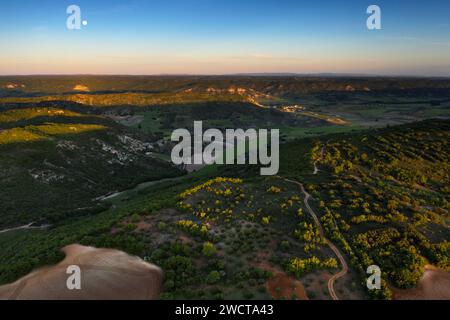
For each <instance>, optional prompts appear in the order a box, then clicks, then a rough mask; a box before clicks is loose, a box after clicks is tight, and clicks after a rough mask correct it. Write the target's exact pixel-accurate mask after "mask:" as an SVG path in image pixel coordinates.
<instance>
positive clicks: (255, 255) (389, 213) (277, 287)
mask: <svg viewBox="0 0 450 320" xmlns="http://www.w3.org/2000/svg"><path fill="white" fill-rule="evenodd" d="M292 106H297V107H296V108H292ZM449 110H450V80H447V79H421V78H417V79H415V78H376V77H374V78H345V77H338V78H333V77H331V78H326V77H325V78H318V77H298V76H289V77H288V76H285V77H284V76H283V77H272V76H260V77H250V76H210V77H207V76H173V77H166V76H159V77H158V76H145V77H144V76H142V77H140V76H135V77H131V76H130V77H128V76H24V77H0V243H2V246H1V248H0V284H2V285H5V284H9V283H13V282H15V281H17V280H18V279H20V278H21V277H23V276H25V275H27V274H29V273H30V272H32V271H33V270H36V269H37V268H40V267H43V266H50V265H57V264H58V263H60V262H61V261H63V259H64V255H63V253H62V252H61V251H60V250H61V248H63V247H65V246H69V245H72V244H80V245H83V246H90V247H96V248H110V249H117V250H121V251H123V252H125V253H127V254H130V255H135V256H137V257H140V258H141V259H142V260H144V261H146V262H148V263H151V264H154V265H156V266H158V267H160V268H161V269H162V271H163V272H164V280H163V281H162V290H161V292H160V298H162V299H311V300H315V299H317V300H321V299H334V300H337V299H339V300H345V299H393V298H402V297H413V296H414V295H415V294H416V295H419V294H417V293H414V292H415V291H413V290H415V289H417V288H419V289H417V290H422V289H423V290H422V291H423V292H425V293H424V294H425V297H426V294H427V292H430V294H432V295H433V298H438V299H450V297H449V296H448V292H446V291H445V290H440V289H439V290H438V289H436V290H433V289H430V288H429V287H428V286H427V284H426V283H425V284H424V282H423V277H425V276H426V275H427V270H429V269H428V268H429V267H428V266H433V267H432V268H436V269H437V270H439V272H442V273H444V274H447V275H448V272H449V271H450V269H449V268H450V264H449V259H450V243H449V241H450V232H449V229H448V228H449V222H450V221H449V219H450V215H449V210H450V206H449V203H450V202H449V201H450V199H449V196H450V194H449V192H450V189H449V179H450V176H449V172H450V170H449V169H450V168H449V165H450V164H449V158H448V157H449V152H448V151H449V142H450V139H449V138H450V120H449ZM194 121H203V128H204V129H207V128H217V129H220V130H223V129H226V128H243V129H249V128H252V129H264V128H266V129H280V143H281V145H280V171H279V173H278V176H261V175H260V166H259V165H248V164H246V165H236V164H235V165H210V166H204V167H201V168H197V169H198V170H195V171H193V170H187V169H188V168H185V167H183V166H177V165H175V164H173V163H172V162H171V158H170V154H171V150H172V148H173V146H174V143H173V142H171V141H170V135H171V133H172V131H173V130H175V129H178V128H187V129H188V130H189V131H190V132H191V133H193V131H194ZM188 171H189V172H188ZM373 264H375V265H378V266H379V267H380V268H381V270H382V288H381V290H368V289H367V288H366V282H365V281H366V278H367V274H366V269H367V267H368V266H369V265H373ZM428 274H429V273H428ZM429 283H435V281H434V280H433V281H430V282H429ZM408 290H410V291H408ZM422 291H421V292H422ZM420 294H422V293H420ZM421 297H422V296H421Z"/></svg>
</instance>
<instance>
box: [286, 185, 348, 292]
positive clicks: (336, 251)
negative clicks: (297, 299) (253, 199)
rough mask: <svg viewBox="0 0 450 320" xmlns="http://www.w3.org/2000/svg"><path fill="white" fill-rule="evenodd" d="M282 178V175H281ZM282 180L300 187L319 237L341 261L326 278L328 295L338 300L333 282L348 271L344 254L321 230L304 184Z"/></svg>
mask: <svg viewBox="0 0 450 320" xmlns="http://www.w3.org/2000/svg"><path fill="white" fill-rule="evenodd" d="M281 178H282V177H281ZM282 179H283V180H284V181H286V182H290V183H294V184H296V185H298V186H299V187H300V190H301V191H302V193H303V194H304V195H305V198H304V202H305V206H306V209H307V210H308V212H309V214H310V215H311V217H312V218H313V220H314V222H315V223H316V225H317V228H318V229H319V234H320V237H321V238H322V239H324V240H325V243H326V244H327V245H328V246H329V247H330V249H331V250H332V251H333V252H334V254H335V255H336V256H337V257H338V259H339V262H340V263H341V266H342V270H341V271H340V272H338V273H336V274H335V275H333V276H332V277H331V278H330V279H329V280H328V291H329V292H330V296H331V298H332V299H333V300H339V298H338V296H337V295H336V292H335V291H334V282H335V281H336V280H337V279H339V278H341V277H343V276H344V275H346V274H347V272H348V265H347V262H346V261H345V259H344V256H343V255H342V254H341V252H340V251H339V249H338V248H337V247H336V246H335V245H334V244H333V243H332V242H331V241H329V240H328V239H327V238H326V237H325V234H324V231H323V227H322V223H321V222H320V220H319V218H318V217H317V215H316V213H315V212H314V210H313V209H312V208H311V206H310V205H309V198H311V195H310V194H309V193H308V192H307V191H306V190H305V188H304V186H303V184H302V183H300V182H298V181H295V180H290V179H286V178H282Z"/></svg>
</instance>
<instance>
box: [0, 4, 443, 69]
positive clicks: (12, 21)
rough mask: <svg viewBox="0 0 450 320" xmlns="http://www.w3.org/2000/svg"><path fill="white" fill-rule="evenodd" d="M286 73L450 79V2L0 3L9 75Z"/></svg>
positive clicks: (1, 55)
mask: <svg viewBox="0 0 450 320" xmlns="http://www.w3.org/2000/svg"><path fill="white" fill-rule="evenodd" d="M72 4H75V5H78V6H79V7H80V8H81V20H86V21H87V25H86V26H82V28H81V29H80V30H69V29H67V27H66V20H67V18H68V17H69V15H68V14H67V13H66V9H67V7H68V6H69V5H72ZM372 4H376V5H378V6H379V7H380V8H381V24H382V29H381V30H368V28H367V26H366V20H367V18H368V17H369V14H367V12H366V10H367V7H368V6H369V5H372ZM286 72H289V73H302V74H311V73H357V74H373V75H411V76H450V1H448V0H427V1H425V0H410V1H407V0H395V1H393V0H383V1H380V0H371V1H366V0H345V1H327V0H314V1H311V0H295V1H292V0H221V1H219V0H146V1H145V0H129V1H120V0H108V1H96V0H70V1H66V0H54V1H50V0H39V1H35V0H7V1H6V0H0V75H16V74H234V73H286Z"/></svg>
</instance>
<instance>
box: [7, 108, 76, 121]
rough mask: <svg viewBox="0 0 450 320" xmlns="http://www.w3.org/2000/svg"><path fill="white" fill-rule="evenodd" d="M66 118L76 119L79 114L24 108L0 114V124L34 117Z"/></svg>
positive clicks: (50, 109) (60, 110)
mask: <svg viewBox="0 0 450 320" xmlns="http://www.w3.org/2000/svg"><path fill="white" fill-rule="evenodd" d="M51 116H66V117H77V116H80V114H79V113H77V112H73V111H69V110H62V109H53V108H26V109H13V110H6V111H3V112H1V113H0V122H15V121H20V120H28V119H33V118H36V117H51Z"/></svg>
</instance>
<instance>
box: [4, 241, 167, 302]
mask: <svg viewBox="0 0 450 320" xmlns="http://www.w3.org/2000/svg"><path fill="white" fill-rule="evenodd" d="M62 251H63V252H64V253H65V254H66V257H65V259H64V260H63V261H62V262H60V263H58V264H57V265H54V266H50V267H45V268H41V269H38V270H36V271H33V272H31V273H30V274H29V275H27V276H25V277H23V278H21V279H19V280H18V281H16V282H14V283H12V284H9V285H5V286H1V287H0V300H119V299H120V300H122V299H130V300H149V299H158V298H159V295H160V293H161V290H162V281H163V273H162V270H161V269H160V268H159V267H157V266H155V265H152V264H149V263H146V262H144V261H143V260H141V259H140V258H138V257H134V256H130V255H128V254H126V253H125V252H122V251H119V250H113V249H96V248H93V247H85V246H81V245H78V244H74V245H70V246H67V247H64V248H63V249H62ZM70 265H77V266H79V267H80V269H81V290H69V289H68V288H67V279H68V277H69V276H70V274H67V273H66V270H67V267H68V266H70Z"/></svg>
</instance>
